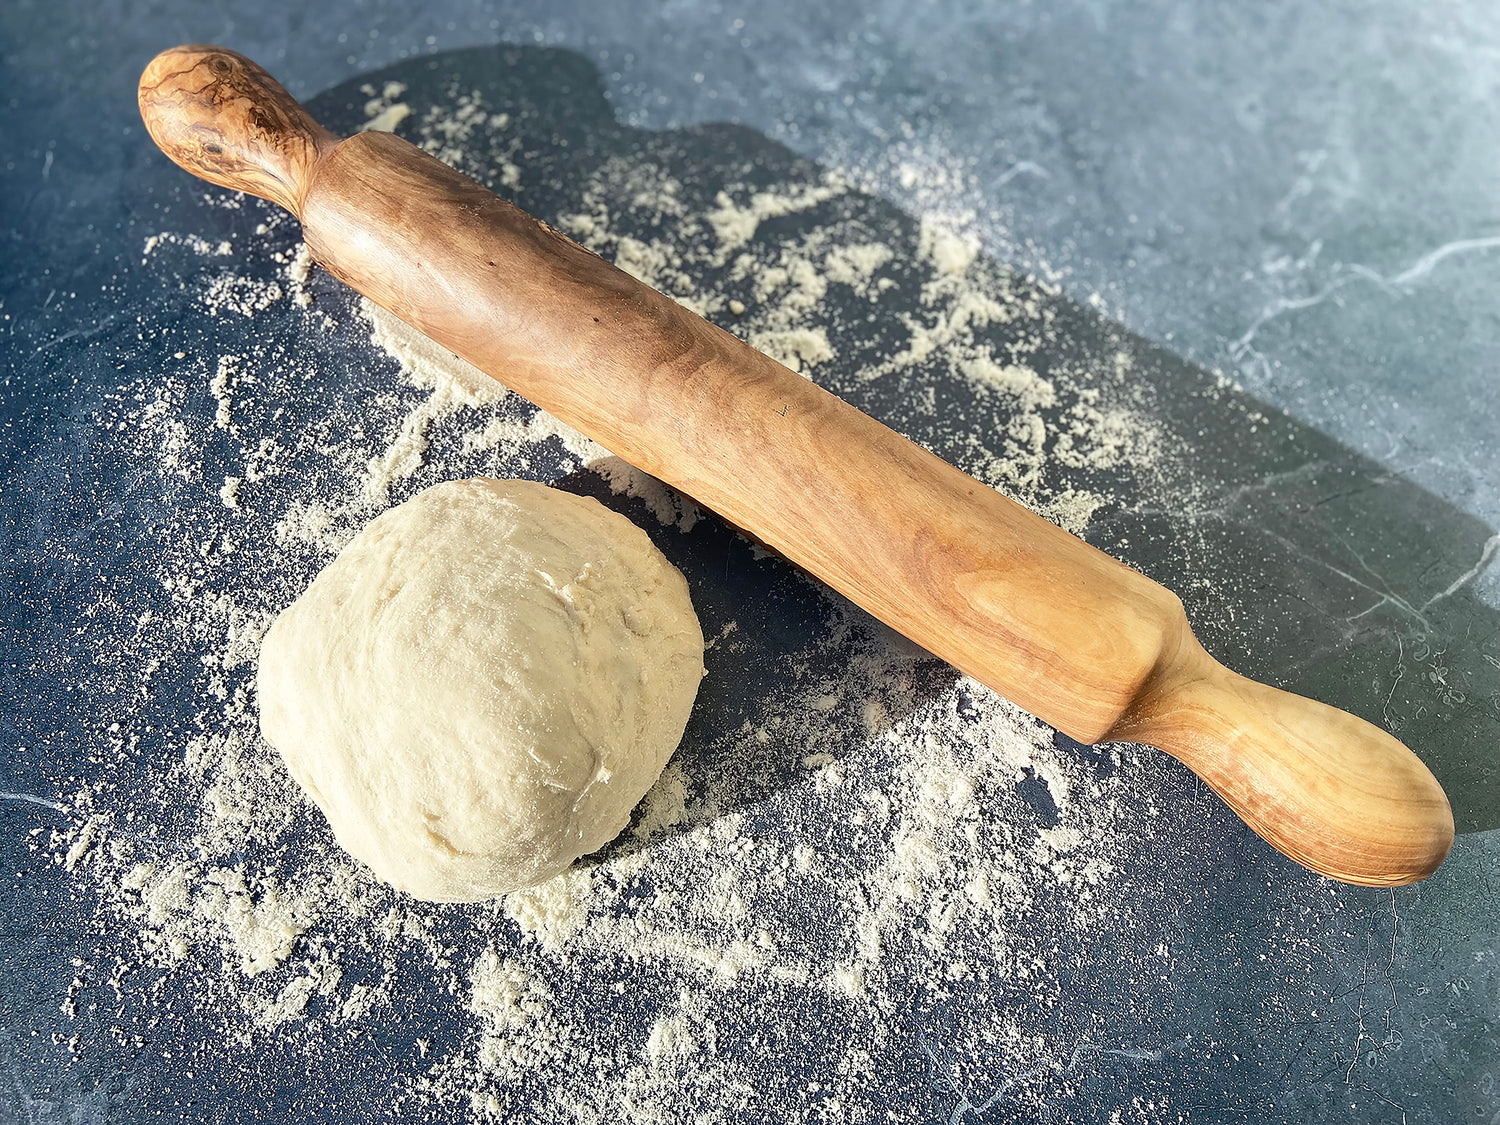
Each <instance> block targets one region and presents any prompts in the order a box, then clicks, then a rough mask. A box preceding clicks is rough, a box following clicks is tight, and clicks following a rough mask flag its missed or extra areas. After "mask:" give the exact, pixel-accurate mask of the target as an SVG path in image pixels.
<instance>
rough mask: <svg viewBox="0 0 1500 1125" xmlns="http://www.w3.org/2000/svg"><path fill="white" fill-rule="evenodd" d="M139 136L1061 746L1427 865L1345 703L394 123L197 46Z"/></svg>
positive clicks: (1375, 860)
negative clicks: (318, 113)
mask: <svg viewBox="0 0 1500 1125" xmlns="http://www.w3.org/2000/svg"><path fill="white" fill-rule="evenodd" d="M140 107H141V115H142V116H143V117H144V118H145V122H146V127H147V129H149V130H150V133H151V136H152V138H153V139H154V140H155V141H156V143H157V144H158V145H160V146H161V148H162V150H163V151H164V152H165V153H166V154H167V155H168V156H169V157H171V158H172V159H173V160H174V161H176V162H177V163H178V164H179V165H181V166H182V167H183V168H185V169H187V170H188V171H189V172H192V173H193V174H194V175H197V176H201V177H202V178H203V179H205V180H209V181H211V182H213V183H216V184H220V185H222V186H224V187H228V188H234V189H236V190H239V191H246V192H251V193H253V194H255V195H258V196H261V197H262V198H265V199H268V200H271V201H272V202H274V203H278V204H280V205H281V206H283V207H285V208H286V209H287V210H289V211H291V212H292V213H293V214H295V215H296V216H297V217H298V218H299V219H301V221H302V227H303V234H304V236H305V238H306V240H307V245H308V247H309V249H310V250H311V252H312V256H313V257H314V258H315V259H316V260H317V261H318V262H319V263H321V264H322V265H323V266H324V268H326V269H327V270H328V271H329V272H330V273H332V274H333V275H334V276H335V277H337V278H339V279H340V280H342V281H344V282H346V283H347V284H349V285H351V286H353V287H354V288H355V289H356V290H358V291H359V292H361V293H363V294H365V295H366V296H367V297H369V298H370V299H371V300H373V301H374V302H376V303H377V304H379V305H381V306H383V307H384V308H387V309H389V310H390V311H391V312H393V313H395V314H396V315H397V316H399V317H400V318H401V319H402V320H404V321H406V322H407V323H408V324H410V325H412V326H413V327H415V328H417V329H419V330H420V331H422V332H424V333H426V334H427V335H428V336H430V337H431V338H432V339H434V340H436V341H437V342H438V343H440V344H442V345H443V346H444V347H446V348H448V349H449V350H450V351H453V352H455V353H457V354H458V355H460V356H462V357H463V358H464V359H466V360H468V361H469V362H470V363H472V364H474V365H475V366H476V367H478V368H480V369H481V370H483V371H486V372H488V373H489V374H490V375H492V376H494V377H495V378H496V379H498V380H501V381H502V382H504V383H505V384H506V385H507V386H509V387H511V388H513V389H514V390H516V391H518V392H519V393H521V394H523V395H525V396H526V397H527V398H529V399H530V400H531V401H532V402H534V403H536V404H537V405H538V406H540V407H542V408H544V409H545V410H548V411H550V412H552V413H553V414H555V415H556V416H557V417H559V418H561V419H563V420H564V421H565V422H567V423H569V424H570V425H572V426H574V427H576V428H577V429H579V430H581V431H582V432H583V433H585V434H587V435H589V436H590V437H592V438H594V439H595V440H597V441H598V442H600V443H601V444H603V445H604V446H606V447H607V448H609V449H610V450H612V451H613V452H615V453H617V454H619V455H620V456H622V457H623V458H625V460H627V461H629V462H630V463H631V464H633V465H636V466H637V467H639V468H641V469H644V470H645V471H646V472H648V473H651V474H652V475H654V476H656V477H659V478H660V479H662V480H663V481H666V482H667V483H668V484H670V485H672V486H673V487H675V488H678V489H680V490H682V491H683V492H684V493H686V494H687V495H689V496H691V497H693V498H694V499H695V500H697V501H699V502H701V503H703V504H704V505H706V506H707V507H709V508H711V509H713V510H714V511H716V512H718V513H719V514H720V515H722V516H724V517H725V518H727V519H728V520H730V521H732V522H733V523H734V524H737V525H738V526H740V527H742V528H744V529H746V530H747V531H749V532H750V533H752V534H753V535H755V536H757V537H759V538H760V539H762V540H764V541H765V542H766V543H768V544H769V545H771V546H772V547H774V548H775V549H776V550H778V551H780V552H781V553H782V554H784V555H785V556H786V557H787V558H788V559H791V560H792V561H794V562H796V563H798V564H799V565H801V566H802V567H804V568H806V569H807V570H809V571H811V572H812V573H813V574H815V575H817V576H818V577H819V578H821V579H822V580H824V581H825V582H827V583H828V584H829V585H830V586H832V587H833V588H834V589H836V590H838V591H839V592H840V593H842V594H844V595H845V596H846V597H848V598H850V599H851V600H853V601H854V602H856V603H857V604H859V605H861V606H863V607H864V608H865V609H866V610H868V611H869V612H870V613H872V614H874V615H875V616H876V617H878V618H880V619H881V620H882V621H884V622H886V623H887V624H889V625H890V626H892V627H893V628H895V629H897V630H899V631H900V632H902V633H904V634H905V635H906V636H908V637H910V638H911V639H912V640H914V641H916V642H917V643H918V644H920V645H922V646H923V647H924V648H926V649H928V650H929V651H931V652H933V653H934V654H936V655H938V656H940V657H942V658H943V659H945V660H947V661H949V662H951V663H952V664H953V665H955V666H956V667H957V668H959V669H961V670H962V671H964V672H966V673H968V674H969V675H970V676H973V677H974V678H975V679H977V680H979V681H981V682H983V683H985V684H988V685H989V686H990V687H992V688H994V689H995V690H996V691H998V692H1000V693H1002V694H1003V695H1005V696H1007V697H1008V698H1010V699H1012V700H1014V701H1015V702H1016V703H1017V704H1019V705H1020V706H1022V707H1024V708H1025V709H1026V710H1027V711H1030V712H1031V713H1032V714H1033V715H1036V716H1037V717H1038V718H1040V719H1044V720H1046V721H1047V722H1048V723H1050V724H1052V725H1053V726H1054V727H1056V728H1057V729H1058V730H1061V731H1063V732H1064V733H1066V734H1068V735H1070V736H1071V737H1073V738H1075V739H1077V740H1079V741H1080V742H1087V743H1093V742H1100V741H1131V742H1140V743H1146V744H1148V745H1151V746H1156V747H1159V748H1160V749H1162V750H1165V751H1166V752H1167V753H1169V754H1171V755H1173V756H1174V757H1176V758H1179V759H1180V760H1181V761H1183V762H1184V763H1186V764H1187V765H1188V766H1189V767H1190V768H1191V769H1192V770H1193V771H1194V772H1196V773H1197V774H1198V775H1199V776H1200V777H1201V778H1203V780H1204V781H1206V782H1208V784H1209V785H1210V786H1212V787H1213V789H1214V791H1215V792H1217V793H1218V794H1219V795H1220V796H1221V797H1223V798H1224V800H1225V801H1227V802H1228V803H1229V805H1230V806H1231V807H1232V808H1233V809H1234V810H1235V811H1236V812H1237V813H1239V815H1240V816H1241V817H1243V818H1244V820H1245V822H1246V823H1247V824H1249V825H1250V827H1251V828H1253V829H1254V830H1255V831H1256V832H1258V833H1260V835H1261V836H1263V837H1264V838H1265V839H1266V840H1268V841H1269V842H1270V843H1271V844H1273V845H1274V846H1275V847H1277V848H1279V849H1280V850H1281V851H1283V852H1284V853H1286V854H1287V855H1288V856H1290V857H1291V858H1292V859H1294V860H1296V861H1297V862H1299V863H1302V864H1304V865H1306V866H1307V867H1310V868H1312V869H1313V870H1314V871H1319V872H1322V873H1323V874H1325V875H1330V876H1332V877H1334V878H1336V879H1342V880H1344V881H1346V882H1350V883H1363V884H1368V885H1375V886H1391V885H1397V884H1402V883H1410V882H1414V881H1415V880H1418V879H1421V878H1423V877H1424V876H1426V875H1428V874H1430V873H1431V872H1432V871H1433V870H1435V869H1436V868H1437V866H1438V864H1439V863H1441V862H1442V860H1443V857H1444V856H1445V855H1447V853H1448V848H1449V846H1450V845H1451V844H1452V841H1453V816H1452V813H1451V812H1450V810H1449V808H1448V800H1447V798H1446V796H1445V795H1444V794H1443V790H1442V788H1441V786H1439V785H1438V783H1437V781H1436V779H1435V778H1434V777H1433V776H1432V774H1431V773H1430V772H1428V770H1427V768H1426V767H1425V766H1424V765H1423V764H1422V763H1421V761H1419V760H1418V758H1417V757H1416V755H1414V754H1413V753H1412V752H1411V751H1410V750H1408V749H1407V748H1406V747H1405V746H1403V745H1402V744H1401V743H1400V742H1398V741H1396V740H1395V739H1394V738H1392V737H1391V736H1390V735H1388V734H1386V733H1385V732H1384V731H1381V730H1379V729H1378V728H1376V727H1374V726H1372V725H1371V724H1369V723H1367V722H1365V721H1364V720H1362V719H1358V718H1355V717H1354V716H1352V715H1349V714H1346V713H1345V712H1343V711H1339V710H1336V709H1335V708H1333V707H1329V706H1326V705H1324V704H1322V703H1315V702H1313V701H1312V700H1309V699H1304V698H1301V697H1300V696H1296V695H1291V694H1289V693H1287V692H1284V691H1279V690H1277V689H1275V688H1272V687H1268V686H1266V685H1264V684H1259V683H1256V682H1254V681H1252V680H1248V679H1245V678H1244V677H1242V676H1239V675H1236V674H1235V673H1233V672H1231V671H1229V670H1228V669H1226V668H1224V667H1223V666H1222V665H1220V664H1218V663H1217V662H1215V661H1214V659H1213V658H1212V657H1210V656H1209V655H1208V654H1207V653H1206V652H1205V651H1204V650H1203V648H1202V647H1201V646H1200V645H1199V643H1198V641H1197V639H1196V638H1195V637H1194V636H1193V634H1192V631H1191V629H1190V628H1189V626H1188V622H1187V617H1186V614H1185V613H1184V611H1183V607H1182V602H1181V601H1180V600H1178V598H1177V597H1176V595H1174V594H1172V593H1171V592H1170V591H1168V590H1166V589H1165V588H1163V587H1161V586H1158V585H1157V584H1156V583H1154V582H1152V581H1151V580H1149V579H1148V578H1146V577H1144V576H1143V575H1141V574H1139V573H1138V572H1136V571H1134V570H1132V569H1130V568H1129V567H1127V566H1125V565H1124V564H1122V563H1119V562H1116V561H1115V560H1114V559H1112V558H1110V557H1109V556H1107V555H1105V554H1103V553H1102V552H1100V551H1098V550H1096V549H1095V548H1093V547H1091V546H1089V545H1088V544H1086V543H1084V542H1083V541H1082V540H1080V539H1077V538H1075V537H1074V536H1072V535H1070V534H1068V533H1067V532H1066V531H1063V530H1061V529H1060V528H1058V527H1056V526H1054V525H1053V524H1051V523H1049V522H1048V521H1046V520H1045V519H1042V518H1041V517H1040V516H1037V515H1034V514H1033V513H1031V512H1030V511H1028V510H1026V509H1025V508H1023V507H1021V506H1020V505H1018V504H1015V503H1013V502H1012V501H1010V500H1007V499H1006V498H1005V497H1004V496H1001V495H1000V494H999V493H998V492H996V491H994V490H993V489H991V488H989V487H987V486H985V485H983V484H981V483H979V482H978V481H976V480H974V479H973V478H971V477H969V476H966V475H965V474H963V473H961V472H960V471H959V470H957V469H955V468H953V467H951V466H950V465H948V464H946V463H945V462H943V461H941V460H939V459H938V458H937V457H935V456H933V455H932V454H931V453H928V452H927V451H926V450H924V449H922V448H920V447H919V446H917V445H914V444H913V443H912V442H910V441H907V440H906V439H905V438H903V437H901V436H899V435H898V434H896V433H894V432H893V431H891V430H889V429H887V428H886V427H885V426H883V425H881V424H880V423H879V422H877V421H875V420H874V419H873V418H870V417H869V416H868V415H865V414H863V413H861V412H860V411H858V410H856V409H855V408H854V407H852V406H849V405H848V404H846V403H844V402H843V401H841V400H840V399H838V398H836V397H834V396H833V395H831V394H829V393H827V392H826V391H823V390H820V389H819V388H818V387H817V385H816V384H814V383H812V382H811V381H810V380H808V379H805V378H803V377H802V376H800V375H797V374H795V373H793V372H791V371H789V370H787V369H786V368H785V367H782V366H781V365H780V364H778V363H776V362H775V361H774V360H772V359H770V358H768V357H767V356H764V355H762V354H761V353H760V352H757V351H755V350H754V349H753V348H751V347H750V346H749V345H747V344H745V343H743V342H742V341H740V340H739V339H737V338H735V337H734V336H732V335H730V334H729V333H728V332H725V331H723V330H722V329H720V328H717V327H715V326H714V325H712V324H709V323H708V322H707V321H705V320H703V319H701V318H700V317H698V316H696V315H694V314H693V313H691V312H689V311H688V310H686V309H684V308H683V307H682V306H680V305H678V304H677V303H676V302H675V301H673V300H671V299H670V298H668V297H665V296H663V295H662V294H660V293H658V292H656V291H655V290H654V289H651V288H649V287H648V286H646V285H644V284H642V283H641V282H639V281H637V280H636V279H635V278H633V277H631V276H629V275H628V274H626V273H624V272H622V271H621V270H618V269H616V268H615V267H614V266H612V265H610V264H609V263H608V262H605V261H604V260H602V259H601V258H599V257H597V256H596V255H594V254H592V253H590V252H589V251H587V250H585V249H583V248H582V247H580V246H578V245H576V244H575V243H573V242H572V241H571V240H569V239H567V238H565V237H564V236H562V235H561V234H559V233H557V232H556V231H554V230H552V229H551V228H549V227H548V226H546V225H545V224H544V223H541V222H539V221H537V220H536V219H533V218H531V217H530V216H528V215H526V214H525V213H523V212H522V211H520V210H518V209H517V208H516V207H514V206H512V205H511V204H509V203H507V202H505V201H504V200H502V199H500V198H498V197H496V196H495V195H493V194H491V193H490V192H489V191H487V190H485V189H484V188H483V187H481V186H480V185H479V184H477V183H475V182H474V181H473V180H470V179H468V178H467V177H465V176H463V175H460V174H459V173H458V172H455V171H454V170H453V169H451V168H449V167H447V166H446V165H444V164H442V163H440V162H439V161H437V160H435V159H433V158H432V157H431V156H429V155H427V154H426V153H425V152H423V151H421V150H420V149H418V148H416V147H415V146H413V145H411V144H409V143H407V142H406V141H403V140H401V139H400V138H398V137H396V136H393V135H391V134H389V133H373V132H372V133H361V134H358V135H356V136H353V137H350V138H348V139H345V140H341V139H340V138H339V137H337V136H335V135H334V134H332V133H330V132H329V131H328V130H326V129H324V128H322V127H321V126H320V125H318V124H317V123H316V122H315V121H313V120H312V118H311V117H310V116H308V114H307V112H306V111H305V110H304V109H303V108H302V107H301V106H300V105H298V104H297V102H295V101H294V100H293V99H292V98H291V96H290V95H288V94H287V92H286V91H285V90H283V89H282V88H281V86H279V85H278V84H277V83H276V81H275V80H274V79H273V78H271V76H270V75H268V74H267V73H266V72H265V71H263V70H262V69H261V68H260V67H258V66H256V65H255V64H254V63H253V62H251V61H250V60H249V59H246V58H244V57H243V56H241V55H238V54H235V53H234V52H232V51H228V50H224V49H222V48H219V47H204V46H189V47H177V48H174V49H173V50H169V51H166V52H163V53H162V54H161V55H158V56H157V57H156V58H155V59H154V60H153V61H152V62H151V64H150V65H149V66H148V67H147V68H146V71H145V73H144V74H143V75H142V77H141V85H140Z"/></svg>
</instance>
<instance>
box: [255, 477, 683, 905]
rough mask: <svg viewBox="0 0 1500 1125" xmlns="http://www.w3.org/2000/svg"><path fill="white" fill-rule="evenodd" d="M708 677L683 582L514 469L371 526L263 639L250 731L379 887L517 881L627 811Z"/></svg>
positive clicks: (588, 512)
mask: <svg viewBox="0 0 1500 1125" xmlns="http://www.w3.org/2000/svg"><path fill="white" fill-rule="evenodd" d="M702 675H703V633H702V630H701V629H700V628H699V625H698V618H697V615H696V614H695V613H694V612H693V605H692V602H691V601H690V600H689V598H688V589H687V582H686V581H685V580H684V579H683V577H682V574H681V573H680V572H679V571H678V570H677V569H676V568H675V567H673V566H672V564H671V563H669V562H668V561H667V560H666V558H665V557H664V556H663V555H662V554H661V552H660V551H658V550H657V549H656V547H655V546H654V545H653V544H652V542H651V540H650V539H648V538H647V537H646V533H645V532H643V531H642V530H641V529H640V528H638V527H636V526H635V525H634V524H633V523H631V522H630V521H629V520H628V519H626V518H625V517H624V516H621V515H617V514H616V513H614V512H611V511H610V510H609V509H607V508H605V507H604V506H603V505H602V504H600V503H598V502H597V501H595V500H591V499H588V498H587V497H580V496H573V495H571V494H569V493H566V492H559V491H557V490H556V489H551V488H546V487H544V486H542V485H539V484H533V483H530V482H527V481H513V480H512V481H502V480H464V481H452V482H449V483H447V484H440V485H438V486H436V487H434V488H429V489H428V490H427V491H425V492H423V493H421V494H420V495H418V496H415V497H413V498H412V499H410V500H408V501H407V502H406V503H404V504H402V505H400V506H399V507H396V508H393V509H391V510H390V511H388V512H386V513H385V514H384V515H382V516H380V517H379V518H377V519H375V520H374V521H372V522H371V523H370V524H369V525H368V526H367V527H366V528H365V529H364V530H363V531H361V532H360V533H359V535H358V536H356V537H355V538H354V540H353V541H352V542H351V543H350V544H349V546H348V547H346V548H345V549H344V551H343V552H342V553H341V554H340V555H339V557H338V558H337V559H335V560H334V561H333V562H332V563H331V564H329V566H328V567H327V568H326V569H325V570H324V571H323V572H322V573H321V574H319V575H318V577H317V578H316V579H315V580H314V581H313V583H312V585H311V586H309V587H308V588H307V590H306V592H304V593H303V595H302V596H301V597H300V598H298V599H297V601H296V602H294V603H293V604H292V605H291V606H290V607H288V608H287V609H286V611H285V612H283V613H282V614H281V616H280V617H278V618H277V619H276V623H275V624H274V625H273V626H272V627H271V629H270V631H269V632H268V633H267V634H266V638H265V643H264V645H263V646H262V648H261V655H260V669H259V679H258V683H257V687H258V692H259V696H260V722H261V730H262V732H263V733H264V734H265V736H266V738H267V740H268V741H270V743H271V744H272V745H273V746H275V747H276V748H277V749H278V750H279V751H280V752H281V755H282V757H283V758H284V759H285V760H286V764H287V767H288V768H289V769H290V770H291V772H292V776H293V777H295V778H296V779H297V781H298V782H299V783H301V785H302V787H303V788H304V789H306V790H307V793H308V795H309V796H311V797H312V799H313V800H314V801H316V802H317V804H318V807H319V808H321V809H322V810H323V812H324V813H325V814H327V816H328V820H329V823H330V824H331V825H332V826H333V831H334V834H335V835H336V836H337V837H338V840H339V843H340V844H342V845H343V846H344V848H346V849H347V850H348V851H349V852H350V853H351V854H352V855H354V856H356V857H357V858H359V859H361V860H363V861H364V862H366V863H368V864H369V865H370V867H372V868H373V869H374V871H375V874H376V875H378V876H379V877H380V878H382V879H384V880H385V881H386V882H388V883H390V884H392V885H393V886H396V887H398V888H400V889H401V890H404V891H408V892H410V893H411V894H413V895H416V896H417V897H418V898H423V899H428V900H431V901H435V902H472V901H476V900H479V899H484V898H489V897H491V896H493V895H497V894H503V893H505V892H507V891H513V890H516V889H519V888H521V887H526V886H530V885H532V884H534V883H538V882H541V881H542V880H544V879H547V878H549V877H551V876H552V875H555V874H557V873H558V872H559V871H562V870H563V869H564V868H566V867H567V866H568V864H570V863H572V862H573V861H574V860H575V859H577V858H578V857H579V856H581V855H586V854H588V853H589V852H592V851H594V850H595V849H597V848H599V847H601V846H602V845H604V844H605V843H607V842H608V841H610V840H611V839H613V838H614V837H615V836H616V835H617V834H618V833H619V831H620V830H621V829H622V828H624V827H625V824H626V823H627V821H628V820H629V817H630V810H631V809H632V808H633V807H634V806H635V804H636V803H637V802H638V801H639V800H640V799H641V797H642V796H643V795H644V794H645V792H646V790H647V789H649V788H650V787H651V785H652V784H653V783H654V782H655V781H656V778H657V776H658V775H659V774H660V773H661V770H662V768H663V766H665V765H666V762H667V759H668V758H669V757H670V756H671V754H672V751H673V750H674V749H676V747H677V743H678V742H679V741H680V740H681V738H682V732H683V728H684V727H685V726H686V724H687V719H688V713H689V711H691V710H692V706H693V698H694V696H695V695H696V694H697V690H698V682H699V680H700V679H701V678H702Z"/></svg>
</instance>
